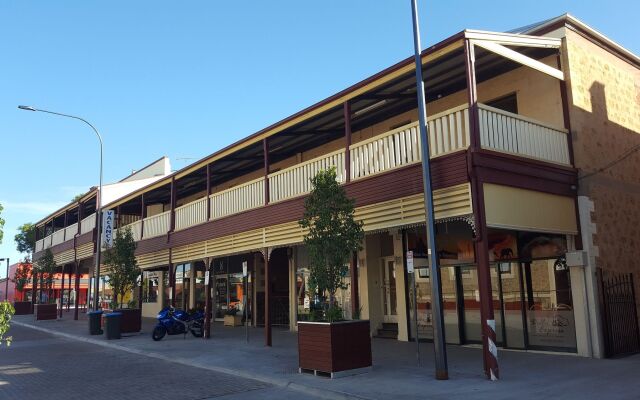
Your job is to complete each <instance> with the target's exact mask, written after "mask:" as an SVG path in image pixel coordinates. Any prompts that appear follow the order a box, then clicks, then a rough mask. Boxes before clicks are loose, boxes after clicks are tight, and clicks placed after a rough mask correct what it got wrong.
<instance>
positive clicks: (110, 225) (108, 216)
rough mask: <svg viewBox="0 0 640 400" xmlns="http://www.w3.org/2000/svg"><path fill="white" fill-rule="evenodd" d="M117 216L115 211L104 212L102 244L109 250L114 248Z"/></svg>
mask: <svg viewBox="0 0 640 400" xmlns="http://www.w3.org/2000/svg"><path fill="white" fill-rule="evenodd" d="M115 214H116V213H115V211H114V210H105V211H103V212H102V243H103V246H104V247H107V248H109V247H111V246H113V229H114V228H115V227H114V222H115V216H116V215H115Z"/></svg>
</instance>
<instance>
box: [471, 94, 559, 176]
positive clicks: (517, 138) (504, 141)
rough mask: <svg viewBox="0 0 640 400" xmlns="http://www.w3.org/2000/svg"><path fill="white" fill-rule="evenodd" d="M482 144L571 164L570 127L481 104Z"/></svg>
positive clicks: (491, 147) (540, 158) (494, 148)
mask: <svg viewBox="0 0 640 400" xmlns="http://www.w3.org/2000/svg"><path fill="white" fill-rule="evenodd" d="M478 108H479V114H480V143H481V144H482V147H483V148H485V149H490V150H495V151H499V152H502V153H510V154H515V155H518V156H523V157H528V158H534V159H537V160H542V161H548V162H553V163H557V164H563V165H570V164H571V163H570V160H569V143H568V140H567V133H568V132H567V130H566V129H558V128H554V127H551V126H548V125H546V124H544V123H542V122H539V121H535V120H533V119H530V118H527V117H523V116H521V115H518V114H513V113H510V112H507V111H503V110H499V109H497V108H493V107H489V106H487V105H484V104H479V105H478Z"/></svg>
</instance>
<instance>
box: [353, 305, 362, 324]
mask: <svg viewBox="0 0 640 400" xmlns="http://www.w3.org/2000/svg"><path fill="white" fill-rule="evenodd" d="M361 318H362V306H360V307H358V309H357V310H355V311H354V312H353V315H352V316H351V319H352V320H354V321H358V320H360V319H361Z"/></svg>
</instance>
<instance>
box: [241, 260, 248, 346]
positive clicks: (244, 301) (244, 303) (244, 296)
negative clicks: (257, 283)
mask: <svg viewBox="0 0 640 400" xmlns="http://www.w3.org/2000/svg"><path fill="white" fill-rule="evenodd" d="M247 267H248V266H247V262H246V261H243V262H242V276H243V277H244V279H243V281H244V282H243V283H244V293H243V294H242V308H243V310H242V311H243V313H244V336H245V340H246V341H247V343H249V312H248V311H249V310H248V309H247V298H248V296H249V282H247V275H249V274H248V272H249V271H248V268H247Z"/></svg>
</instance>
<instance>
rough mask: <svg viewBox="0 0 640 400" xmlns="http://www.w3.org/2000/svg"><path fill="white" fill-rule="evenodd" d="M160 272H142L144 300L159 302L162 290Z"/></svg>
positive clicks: (146, 301)
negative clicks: (159, 294)
mask: <svg viewBox="0 0 640 400" xmlns="http://www.w3.org/2000/svg"><path fill="white" fill-rule="evenodd" d="M160 274H161V273H160V272H159V271H144V272H143V273H142V302H143V303H157V302H158V293H159V290H160Z"/></svg>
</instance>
